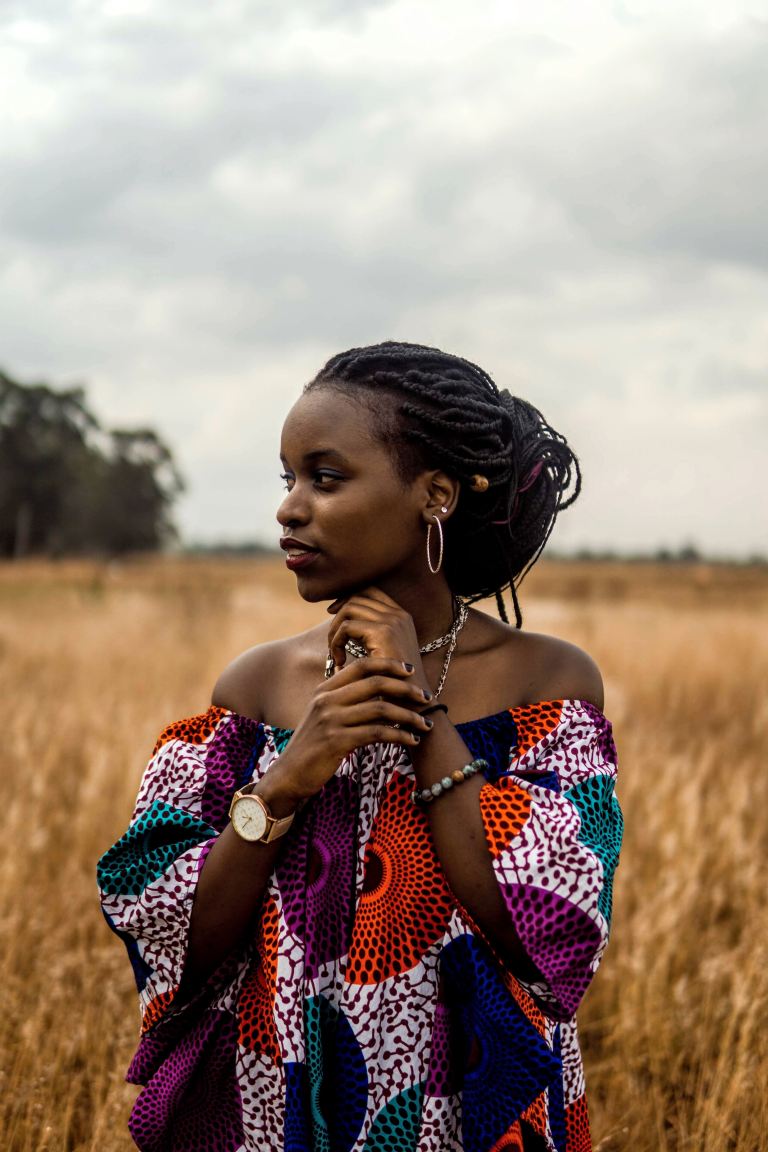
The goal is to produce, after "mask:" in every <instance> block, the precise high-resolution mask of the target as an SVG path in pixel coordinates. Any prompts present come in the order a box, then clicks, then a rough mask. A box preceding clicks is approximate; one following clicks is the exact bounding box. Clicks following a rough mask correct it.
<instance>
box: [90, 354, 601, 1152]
mask: <svg viewBox="0 0 768 1152" xmlns="http://www.w3.org/2000/svg"><path fill="white" fill-rule="evenodd" d="M281 459H282V462H283V468H284V476H283V479H284V481H285V486H286V494H285V498H284V500H283V502H282V504H281V505H280V508H279V510H278V514H277V518H278V521H279V522H280V525H281V529H282V535H281V540H280V543H281V547H282V548H283V549H284V551H285V554H286V564H287V566H288V568H290V569H291V570H292V571H293V572H294V573H295V576H296V581H297V586H298V591H299V594H300V595H301V596H302V597H303V598H304V599H305V600H307V601H311V602H313V603H314V602H318V603H325V602H329V607H328V609H327V611H328V612H329V613H330V616H329V617H328V619H324V620H323V621H322V622H321V623H319V624H318V625H317V627H315V628H312V629H310V630H309V631H308V632H305V633H303V634H301V635H299V636H291V637H287V638H286V639H284V640H280V641H278V642H275V643H270V644H262V645H258V646H256V647H255V648H251V649H249V650H248V651H247V652H245V653H243V655H242V656H240V657H239V658H238V659H237V660H235V661H234V663H233V664H231V665H230V666H229V667H228V668H227V669H226V670H225V671H224V673H223V674H222V676H221V677H220V679H219V681H218V683H217V685H216V687H215V689H214V693H213V699H212V704H211V707H210V708H209V709H208V710H207V711H206V712H205V713H203V714H202V715H199V716H194V717H192V718H191V719H187V720H182V721H180V722H178V723H175V724H172V725H171V726H170V727H169V728H167V729H166V730H165V731H164V732H163V733H162V734H161V736H160V738H159V740H158V743H157V745H156V748H155V751H154V755H153V757H152V759H151V760H150V762H149V766H148V768H147V771H146V773H145V776H144V779H143V782H142V786H141V792H140V794H139V799H138V803H137V807H136V812H135V814H134V818H133V821H132V823H131V825H130V827H129V829H128V831H127V832H126V834H125V835H124V836H123V837H122V839H121V840H120V841H119V842H118V843H117V844H116V845H115V846H114V847H113V848H111V849H110V850H109V851H108V852H107V853H106V855H105V856H104V857H103V858H102V860H101V862H100V867H99V877H100V885H101V891H102V900H103V907H104V911H105V914H106V916H107V919H108V921H109V923H110V925H111V926H112V927H113V928H114V930H115V931H116V932H117V933H118V934H119V935H120V936H122V937H123V939H124V940H125V942H126V944H127V946H128V951H129V954H130V956H131V960H132V961H133V965H134V970H135V975H136V979H137V983H138V985H139V990H140V997H141V1004H142V1012H143V1034H142V1039H141V1043H140V1046H139V1049H138V1051H137V1053H136V1056H135V1057H134V1060H133V1063H132V1064H131V1067H130V1070H129V1073H128V1079H129V1080H130V1081H132V1082H133V1083H137V1084H141V1085H144V1091H143V1092H142V1093H141V1095H140V1096H139V1098H138V1100H137V1102H136V1105H135V1107H134V1110H133V1113H132V1117H131V1124H130V1127H131V1132H132V1134H133V1137H134V1139H135V1141H136V1143H137V1144H138V1146H139V1147H140V1148H141V1149H145V1150H147V1152H150V1150H156V1152H193V1150H198V1149H199V1150H203V1149H206V1150H207V1149H211V1150H214V1149H215V1150H223V1149H227V1150H231V1152H235V1150H237V1149H286V1150H288V1149H290V1150H292V1152H294V1150H295V1152H299V1150H307V1152H309V1150H312V1152H326V1150H327V1152H352V1150H353V1149H354V1150H358V1152H411V1150H413V1152H416V1150H418V1152H428V1150H429V1152H446V1150H448V1149H467V1150H469V1152H499V1150H501V1149H526V1150H527V1149H550V1150H558V1152H584V1150H586V1149H589V1147H590V1140H589V1125H588V1121H587V1110H586V1103H585V1097H584V1082H583V1076H582V1068H581V1059H580V1055H579V1047H578V1040H577V1035H576V1025H575V1021H574V1012H575V1010H576V1007H577V1005H578V1004H579V1001H580V1000H581V997H582V995H583V993H584V991H585V989H586V987H587V985H588V984H589V981H590V980H591V978H592V976H593V974H594V972H595V971H596V969H597V966H598V963H599V961H600V958H601V955H602V953H603V950H604V948H605V944H606V941H607V936H608V927H609V923H610V914H611V883H612V877H613V872H614V869H615V866H616V862H617V858H618V851H619V846H620V840H621V814H620V811H619V808H618V804H617V801H616V799H615V797H614V781H615V775H616V757H615V748H614V744H613V740H612V736H611V726H610V724H609V722H608V720H607V719H606V718H605V716H604V715H603V713H602V707H603V689H602V683H601V678H600V673H599V671H598V669H597V668H596V666H595V664H594V663H593V661H592V660H591V659H590V657H589V656H587V655H586V654H585V653H584V652H582V651H581V650H580V649H578V648H576V647H574V646H573V645H572V644H568V643H565V642H564V641H562V640H558V639H555V638H554V637H551V636H545V635H540V634H535V633H528V632H524V631H522V618H521V614H520V609H519V605H518V601H517V596H516V592H515V584H516V583H518V582H519V580H520V578H521V576H522V575H523V574H524V572H525V571H526V570H527V568H528V567H530V565H531V564H532V563H533V561H534V560H535V559H536V558H537V557H538V555H539V553H540V552H541V549H542V547H543V545H544V543H545V541H546V539H547V537H548V535H549V533H550V531H551V528H552V525H553V523H554V519H555V516H556V514H557V512H558V511H559V509H561V508H563V507H566V506H567V504H569V503H571V502H572V500H573V499H575V497H576V495H577V494H578V491H579V487H580V474H579V469H578V464H577V461H576V459H575V457H574V455H573V453H572V452H571V450H570V448H569V447H568V446H567V444H566V442H565V440H564V439H563V437H562V436H560V435H559V434H558V433H557V432H555V431H554V430H553V429H552V428H551V427H550V426H549V425H548V424H547V423H546V421H545V420H544V418H543V417H542V415H541V414H540V413H539V412H538V411H537V410H536V409H535V408H533V407H531V405H529V404H527V403H525V402H524V401H522V400H519V399H517V398H515V397H513V396H510V395H509V393H508V392H505V391H503V392H500V391H499V390H498V389H497V388H496V386H495V385H494V383H493V382H492V381H491V379H490V378H489V377H488V376H487V375H486V374H485V373H484V372H483V371H482V370H481V369H480V368H478V367H477V366H475V365H474V364H471V363H469V362H467V361H465V360H462V359H459V358H457V357H455V356H450V355H447V354H445V353H443V352H441V351H439V350H437V349H433V348H425V347H421V346H419V345H411V344H395V343H386V344H381V345H376V346H374V347H369V348H359V349H353V350H351V351H349V352H345V353H343V354H342V355H340V356H337V357H334V359H332V360H330V361H329V362H328V364H326V365H325V367H324V368H323V369H322V371H321V372H320V373H319V375H318V376H317V377H316V378H315V379H314V380H313V381H312V382H311V383H310V384H309V385H308V386H307V387H306V388H305V390H304V393H303V395H302V397H301V398H300V399H299V401H298V402H297V403H296V404H295V406H294V407H293V408H292V410H291V411H290V413H289V414H288V417H287V419H286V422H285V426H284V429H283V437H282V451H281ZM507 587H509V588H510V589H511V595H512V599H513V603H514V608H515V618H516V625H517V627H511V626H510V625H509V624H508V623H507V622H506V613H505V611H504V605H503V600H502V596H501V593H502V591H503V590H504V589H506V588H507ZM494 593H495V594H496V597H497V603H498V606H499V611H500V614H501V616H502V619H501V620H496V619H494V618H492V617H491V616H490V615H488V614H486V613H484V612H481V611H477V610H475V609H471V608H469V607H468V605H469V604H470V603H472V602H473V601H476V600H478V599H480V598H481V597H485V596H488V595H492V594H494Z"/></svg>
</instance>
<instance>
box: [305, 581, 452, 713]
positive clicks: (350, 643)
mask: <svg viewBox="0 0 768 1152" xmlns="http://www.w3.org/2000/svg"><path fill="white" fill-rule="evenodd" d="M453 614H454V616H453V623H452V624H451V627H450V628H449V630H448V631H447V632H446V633H445V635H444V636H438V637H437V639H436V640H430V641H429V643H428V644H424V645H423V647H421V648H419V655H421V656H424V655H426V653H427V652H436V651H437V650H438V649H439V648H443V647H444V646H445V645H446V644H447V645H448V651H447V652H446V654H445V660H444V661H443V667H442V670H441V672H440V679H439V680H438V682H437V688H436V689H435V691H434V693H433V696H432V698H433V700H436V699H437V697H438V696H439V695H440V693H441V692H442V690H443V685H444V684H445V678H446V676H447V675H448V667H449V665H450V663H451V657H452V656H453V653H454V650H455V648H456V645H457V643H458V641H459V633H460V632H461V630H462V628H463V627H464V625H465V624H466V622H467V617H468V616H469V609H468V608H467V606H466V604H464V602H463V601H461V600H459V598H458V596H454V598H453ZM344 648H345V651H347V652H349V654H350V656H357V657H358V658H359V657H361V656H367V655H368V653H367V651H366V649H365V648H364V647H363V645H362V644H358V642H357V641H356V640H347V642H346V644H345V645H344ZM333 672H334V663H333V658H332V656H331V654H330V652H329V653H328V659H327V660H326V662H325V679H326V680H328V679H330V677H331V676H333Z"/></svg>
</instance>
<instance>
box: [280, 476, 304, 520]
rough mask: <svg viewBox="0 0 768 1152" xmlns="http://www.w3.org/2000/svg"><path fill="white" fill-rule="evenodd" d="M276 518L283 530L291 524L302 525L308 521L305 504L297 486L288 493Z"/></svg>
mask: <svg viewBox="0 0 768 1152" xmlns="http://www.w3.org/2000/svg"><path fill="white" fill-rule="evenodd" d="M276 517H277V522H278V524H281V525H282V527H283V528H287V527H288V526H289V525H291V524H300V523H303V522H304V521H306V518H307V511H306V506H305V502H304V500H303V499H302V498H301V495H300V493H298V492H297V485H296V484H294V486H293V488H292V489H291V491H290V492H286V494H285V496H284V497H283V499H282V500H281V502H280V505H279V507H278V509H277V513H276Z"/></svg>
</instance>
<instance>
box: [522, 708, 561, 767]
mask: <svg viewBox="0 0 768 1152" xmlns="http://www.w3.org/2000/svg"><path fill="white" fill-rule="evenodd" d="M510 712H511V713H512V716H513V717H514V721H515V727H516V729H517V755H518V756H524V755H525V753H526V752H529V751H530V749H531V748H533V747H534V746H535V745H536V744H538V742H539V740H543V738H544V737H545V736H548V735H549V733H550V732H554V730H555V728H557V726H558V724H559V723H560V719H561V717H562V714H563V701H562V700H542V701H541V702H540V703H538V704H521V705H520V707H519V708H510Z"/></svg>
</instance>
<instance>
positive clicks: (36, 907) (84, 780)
mask: <svg viewBox="0 0 768 1152" xmlns="http://www.w3.org/2000/svg"><path fill="white" fill-rule="evenodd" d="M293 586H294V583H293V577H292V576H290V574H288V573H286V572H285V571H284V570H283V568H282V565H281V563H280V561H278V562H277V564H275V562H273V561H271V560H270V561H244V560H237V561H231V562H227V561H222V560H205V561H193V560H179V559H171V558H169V559H167V560H163V561H153V562H146V563H145V562H135V563H130V564H123V565H119V566H116V565H112V566H104V565H92V564H86V563H80V564H74V563H73V564H69V563H60V564H57V565H51V566H46V565H38V564H33V563H29V564H23V565H5V566H3V567H0V691H1V692H2V698H3V700H4V701H5V704H4V708H5V721H4V725H5V727H4V733H5V735H4V739H3V755H2V773H0V789H2V805H1V807H0V811H1V812H2V837H3V843H4V845H5V849H4V851H3V853H2V857H0V948H1V949H2V972H3V977H2V981H1V982H0V1148H1V1149H2V1150H3V1152H33V1150H34V1152H38V1150H42V1149H48V1150H50V1152H59V1150H64V1149H67V1150H78V1152H128V1150H129V1149H130V1148H131V1147H133V1145H132V1143H131V1141H130V1139H129V1137H128V1135H127V1131H126V1127H125V1121H126V1116H127V1113H128V1110H129V1108H130V1104H131V1101H132V1099H133V1096H134V1093H135V1089H133V1088H130V1087H129V1086H127V1085H125V1084H124V1083H123V1074H124V1071H125V1068H126V1065H127V1063H128V1060H129V1058H130V1055H131V1053H132V1050H133V1046H134V1041H135V1038H136V1032H137V1026H138V1010H137V1007H136V1003H135V998H134V992H133V986H132V980H131V975H130V969H129V965H128V962H127V959H126V957H125V955H124V952H123V948H122V945H121V944H120V943H119V941H118V940H117V939H116V938H115V937H114V936H112V935H111V934H110V933H109V932H108V930H107V928H106V926H105V924H104V923H103V921H102V919H101V914H100V912H99V909H98V904H97V898H96V888H95V878H94V866H95V861H96V858H97V857H98V856H99V855H100V853H101V852H102V851H103V850H104V849H105V848H106V847H107V846H108V845H109V844H111V843H112V842H113V841H114V840H115V839H116V838H117V837H118V836H119V835H120V834H121V832H122V831H123V830H124V828H125V825H126V823H127V821H128V818H129V816H130V812H131V809H132V805H133V800H134V797H135V793H136V788H137V784H138V781H139V777H140V774H141V771H142V769H143V766H144V762H145V760H146V758H147V756H148V755H149V752H150V750H151V747H152V744H153V742H154V740H155V738H156V736H157V733H158V732H159V730H160V729H161V727H163V726H164V725H165V724H166V723H167V722H169V721H170V720H172V719H176V718H178V717H181V716H185V715H189V714H191V713H194V712H197V711H201V710H203V709H204V708H205V707H206V706H207V704H208V699H209V694H210V690H211V686H212V684H213V682H214V680H215V678H216V676H217V674H218V672H219V671H220V669H221V668H222V667H223V666H224V665H225V664H226V663H227V662H228V661H229V660H230V659H231V658H232V657H233V656H234V655H235V654H236V653H238V652H239V651H241V650H242V649H243V648H245V647H248V646H249V645H251V644H253V643H256V642H258V641H260V640H265V639H269V638H272V637H274V636H277V635H282V634H285V633H287V632H289V631H296V630H299V629H301V628H303V627H306V626H308V625H309V624H311V623H314V622H316V621H317V620H318V619H321V618H322V615H321V613H322V611H323V609H322V607H320V606H317V607H312V606H308V605H305V604H303V603H302V602H301V601H300V600H299V599H298V598H297V597H296V595H295V593H294V592H293ZM522 603H523V610H524V613H525V616H526V627H527V628H529V629H532V630H537V631H546V632H553V633H555V634H557V635H560V636H563V637H565V638H567V639H570V640H573V641H574V642H576V643H578V644H580V645H582V646H583V647H585V648H586V649H587V650H588V651H590V652H591V653H592V654H593V655H594V657H595V658H596V659H597V661H598V663H599V664H600V666H601V668H602V670H603V673H604V678H605V683H606V706H605V710H606V713H607V715H608V716H609V718H610V719H611V720H612V721H613V723H614V729H615V736H616V742H617V745H618V749H619V757H620V787H619V797H620V800H621V802H622V806H623V808H624V812H625V817H626V821H627V829H626V835H625V842H624V852H623V857H622V862H621V865H620V868H619V872H618V875H617V885H616V896H615V900H616V912H615V920H614V935H613V938H612V942H611V944H610V945H609V948H608V951H607V953H606V957H605V961H604V964H603V967H602V969H601V971H600V973H599V975H598V977H597V979H596V981H595V984H594V986H593V987H592V989H591V990H590V992H589V993H588V995H587V998H586V1000H585V1003H584V1006H583V1009H582V1012H581V1014H580V1021H581V1029H582V1038H583V1044H584V1048H585V1058H586V1064H587V1077H588V1089H589V1095H590V1101H591V1110H592V1123H593V1134H594V1139H595V1144H596V1147H597V1148H598V1149H600V1150H601V1152H618V1150H624V1149H626V1150H629V1152H646V1150H648V1152H660V1150H664V1152H672V1150H675V1152H677V1150H683V1149H686V1150H688V1149H690V1150H691V1152H694V1150H695V1152H757V1150H758V1149H761V1148H766V1147H768V913H767V912H766V859H768V771H767V770H766V767H767V766H766V757H765V748H766V744H767V743H768V740H767V738H768V687H767V686H768V573H767V572H766V570H765V569H762V570H761V569H759V568H754V569H729V568H724V567H715V568H709V567H706V566H696V567H692V568H684V567H672V566H669V567H666V568H655V567H653V566H650V565H640V566H635V567H630V566H622V565H613V566H609V565H602V566H598V565H589V564H585V565H576V564H570V563H564V562H561V563H550V564H548V565H547V564H545V563H543V564H542V565H540V566H539V568H538V569H537V570H534V572H533V573H532V574H531V576H530V577H529V580H528V581H527V583H526V585H525V586H524V589H523V596H522Z"/></svg>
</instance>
